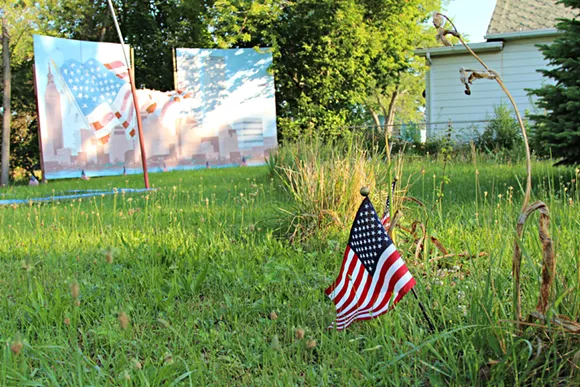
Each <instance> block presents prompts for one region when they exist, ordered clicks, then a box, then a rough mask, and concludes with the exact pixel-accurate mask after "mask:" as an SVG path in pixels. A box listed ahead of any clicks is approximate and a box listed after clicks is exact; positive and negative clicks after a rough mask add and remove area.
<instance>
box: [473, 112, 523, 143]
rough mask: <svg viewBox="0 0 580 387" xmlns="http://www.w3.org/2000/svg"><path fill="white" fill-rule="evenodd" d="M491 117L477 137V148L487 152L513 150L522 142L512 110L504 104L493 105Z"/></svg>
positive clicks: (519, 129)
mask: <svg viewBox="0 0 580 387" xmlns="http://www.w3.org/2000/svg"><path fill="white" fill-rule="evenodd" d="M493 113H494V115H493V117H492V118H491V119H490V120H489V122H488V123H487V125H486V126H485V129H484V130H483V133H482V134H481V135H480V136H479V138H478V139H477V141H476V142H477V146H478V147H479V149H481V150H484V151H488V152H495V153H497V152H499V151H513V150H516V149H518V150H521V149H519V148H520V147H521V145H522V144H523V139H522V135H521V128H520V126H519V124H518V121H517V119H516V118H515V117H514V115H513V113H512V110H511V109H510V108H509V107H508V106H507V105H504V104H501V105H498V106H494V108H493Z"/></svg>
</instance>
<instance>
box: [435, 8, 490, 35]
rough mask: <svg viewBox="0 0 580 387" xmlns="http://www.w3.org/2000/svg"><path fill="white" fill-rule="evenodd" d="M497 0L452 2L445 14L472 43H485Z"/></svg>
mask: <svg viewBox="0 0 580 387" xmlns="http://www.w3.org/2000/svg"><path fill="white" fill-rule="evenodd" d="M495 3H496V0H451V1H450V2H449V4H448V5H447V6H446V7H445V12H444V13H445V14H446V15H447V16H449V17H450V18H451V20H453V23H455V26H456V27H457V29H458V30H459V32H460V33H461V34H463V35H467V36H468V39H469V41H470V42H472V43H474V42H483V41H484V39H483V36H484V35H485V32H486V31H487V26H488V24H489V21H490V20H491V14H492V13H493V9H494V7H495Z"/></svg>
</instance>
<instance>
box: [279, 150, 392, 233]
mask: <svg viewBox="0 0 580 387" xmlns="http://www.w3.org/2000/svg"><path fill="white" fill-rule="evenodd" d="M269 168H270V172H271V173H272V174H274V175H275V176H276V177H277V178H278V179H280V181H281V182H282V184H281V185H282V187H283V189H284V190H285V191H287V192H288V193H289V194H290V195H291V196H292V198H293V199H294V200H293V203H294V204H293V206H292V207H291V208H290V209H287V210H284V214H285V215H284V216H283V217H282V218H283V220H282V226H283V228H284V230H283V231H284V232H286V233H288V234H289V235H290V237H291V239H292V240H295V239H297V238H298V239H299V240H303V239H306V238H308V237H310V236H312V235H314V234H315V233H316V232H317V231H324V230H327V229H328V228H331V227H344V226H346V225H347V224H348V222H349V219H351V218H352V215H353V214H354V213H355V212H356V207H357V206H358V203H359V202H360V200H359V199H360V195H359V189H360V188H361V187H362V186H367V187H369V188H370V189H371V192H373V194H374V195H375V196H377V195H381V192H380V191H379V190H377V189H376V188H377V187H386V185H385V184H383V183H384V182H385V181H387V179H388V178H389V175H390V173H389V172H390V169H389V167H388V166H387V164H386V163H385V162H384V160H381V159H380V157H379V155H378V154H373V153H372V151H369V150H365V149H364V147H362V146H360V144H358V142H356V141H354V142H350V143H345V142H327V143H325V142H323V141H322V140H320V139H313V140H301V141H298V142H294V143H291V144H286V145H285V146H283V147H281V148H280V149H279V151H278V153H277V154H276V155H274V156H273V157H272V158H271V159H270V161H269Z"/></svg>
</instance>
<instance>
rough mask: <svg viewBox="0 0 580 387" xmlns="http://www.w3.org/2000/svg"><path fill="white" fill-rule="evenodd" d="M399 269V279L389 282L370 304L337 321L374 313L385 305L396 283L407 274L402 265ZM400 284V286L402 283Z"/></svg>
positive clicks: (342, 321) (341, 321)
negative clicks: (386, 287) (400, 271)
mask: <svg viewBox="0 0 580 387" xmlns="http://www.w3.org/2000/svg"><path fill="white" fill-rule="evenodd" d="M401 270H402V271H403V273H402V275H401V278H399V280H398V281H396V283H395V281H393V282H392V283H390V284H389V286H388V289H386V291H381V292H380V293H379V295H378V297H377V298H376V299H375V300H374V302H373V303H372V304H369V306H368V307H366V308H360V309H359V310H357V311H356V313H354V314H352V315H351V316H349V317H348V318H341V319H337V321H339V322H340V323H344V322H345V321H350V320H353V319H355V318H357V317H359V316H364V315H375V314H376V313H377V311H379V310H381V309H382V308H383V307H384V306H385V304H388V303H389V302H390V299H391V296H392V294H393V291H394V290H396V286H397V284H399V282H400V280H401V279H402V278H403V277H404V276H405V275H407V274H409V272H408V270H406V268H404V267H402V268H401ZM400 286H401V287H402V286H403V285H400Z"/></svg>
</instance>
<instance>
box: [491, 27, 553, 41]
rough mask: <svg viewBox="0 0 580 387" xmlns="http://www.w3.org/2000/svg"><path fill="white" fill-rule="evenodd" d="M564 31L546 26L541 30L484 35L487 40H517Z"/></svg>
mask: <svg viewBox="0 0 580 387" xmlns="http://www.w3.org/2000/svg"><path fill="white" fill-rule="evenodd" d="M561 34H562V31H560V30H558V29H556V28H545V29H541V30H529V31H516V32H500V33H497V34H488V35H485V36H484V39H485V40H487V41H490V40H493V41H497V40H515V39H533V38H548V37H552V36H558V35H561Z"/></svg>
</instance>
